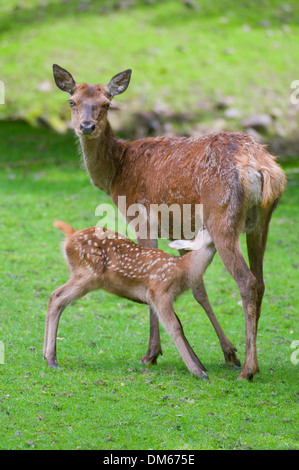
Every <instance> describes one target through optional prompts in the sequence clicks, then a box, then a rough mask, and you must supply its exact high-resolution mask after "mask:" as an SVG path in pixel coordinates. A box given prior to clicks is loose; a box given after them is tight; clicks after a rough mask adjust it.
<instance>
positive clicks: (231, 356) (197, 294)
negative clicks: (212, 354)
mask: <svg viewBox="0 0 299 470" xmlns="http://www.w3.org/2000/svg"><path fill="white" fill-rule="evenodd" d="M192 292H193V296H194V298H195V300H196V301H197V302H198V303H199V304H200V305H201V306H202V308H203V309H204V311H205V312H206V314H207V315H208V317H209V320H210V322H211V323H212V325H213V327H214V330H215V331H216V334H217V336H218V338H219V342H220V346H221V349H222V351H223V355H224V359H225V362H226V364H234V365H236V366H238V367H240V366H241V362H240V360H239V358H238V357H237V355H236V351H237V349H236V348H235V346H234V345H233V343H232V342H231V341H230V340H229V338H228V337H227V336H226V334H225V333H224V331H223V330H222V328H221V326H220V324H219V323H218V320H217V318H216V315H215V313H214V312H213V309H212V307H211V304H210V302H209V298H208V295H207V292H206V288H205V285H204V282H203V278H201V279H199V282H198V284H197V286H196V287H194V288H193V289H192Z"/></svg>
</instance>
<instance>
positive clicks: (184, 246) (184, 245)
mask: <svg viewBox="0 0 299 470" xmlns="http://www.w3.org/2000/svg"><path fill="white" fill-rule="evenodd" d="M168 246H169V248H174V249H175V250H189V249H190V248H189V247H190V241H189V240H173V241H172V242H170V243H168Z"/></svg>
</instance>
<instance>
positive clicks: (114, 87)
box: [106, 69, 132, 98]
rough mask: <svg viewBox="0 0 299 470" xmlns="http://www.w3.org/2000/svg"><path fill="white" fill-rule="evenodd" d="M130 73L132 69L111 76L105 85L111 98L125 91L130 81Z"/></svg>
mask: <svg viewBox="0 0 299 470" xmlns="http://www.w3.org/2000/svg"><path fill="white" fill-rule="evenodd" d="M131 74H132V70H131V69H127V70H124V71H123V72H120V73H118V74H117V75H114V77H113V78H111V80H110V82H109V83H108V85H107V86H106V90H107V92H108V93H109V95H110V97H111V98H113V97H114V96H116V95H120V94H121V93H123V92H124V91H126V89H127V88H128V86H129V83H130V79H131Z"/></svg>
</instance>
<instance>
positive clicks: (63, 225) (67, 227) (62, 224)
mask: <svg viewBox="0 0 299 470" xmlns="http://www.w3.org/2000/svg"><path fill="white" fill-rule="evenodd" d="M53 225H54V227H56V228H59V230H62V231H63V233H64V234H65V235H66V236H67V237H69V236H70V235H72V234H73V233H75V232H76V230H75V229H74V228H73V227H72V226H71V225H68V224H66V223H65V222H63V221H62V220H55V222H54V223H53Z"/></svg>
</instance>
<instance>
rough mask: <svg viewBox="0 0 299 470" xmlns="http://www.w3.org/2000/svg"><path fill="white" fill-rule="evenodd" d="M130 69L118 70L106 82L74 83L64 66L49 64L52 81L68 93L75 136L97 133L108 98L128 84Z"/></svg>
mask: <svg viewBox="0 0 299 470" xmlns="http://www.w3.org/2000/svg"><path fill="white" fill-rule="evenodd" d="M131 73H132V70H131V69H127V70H125V71H123V72H120V73H118V74H117V75H115V76H114V77H113V78H112V79H111V80H110V82H109V83H108V85H106V86H103V85H89V84H87V83H79V84H77V83H76V82H75V80H74V79H73V77H72V75H71V74H70V73H69V72H68V71H67V70H65V69H63V68H62V67H60V66H59V65H56V64H54V65H53V74H54V79H55V83H56V85H57V86H58V88H60V90H62V91H66V92H67V93H69V95H70V100H69V102H70V106H71V112H72V122H73V126H74V129H75V132H76V134H77V135H78V136H81V137H86V138H94V137H98V135H100V133H101V131H102V130H103V129H104V128H105V126H106V123H107V114H108V109H109V107H110V105H111V100H112V98H113V97H114V96H116V95H120V94H121V93H123V92H124V91H125V90H126V89H127V88H128V85H129V82H130V78H131Z"/></svg>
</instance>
